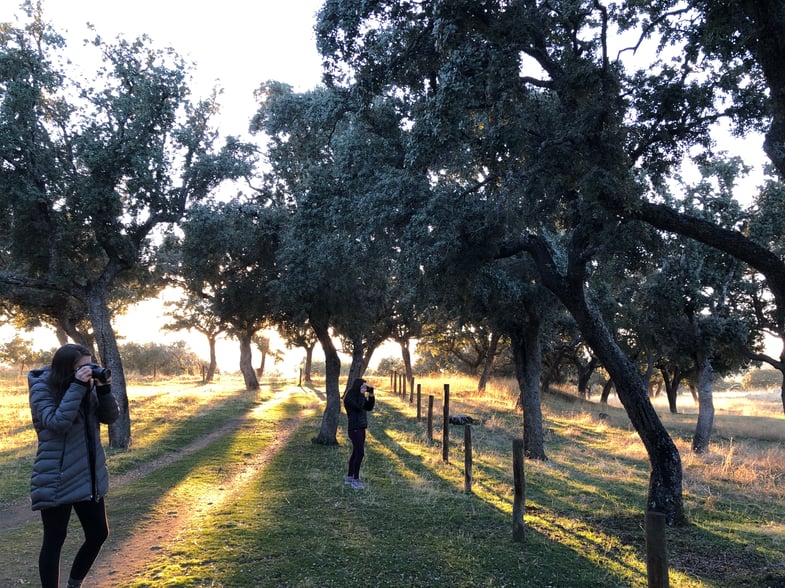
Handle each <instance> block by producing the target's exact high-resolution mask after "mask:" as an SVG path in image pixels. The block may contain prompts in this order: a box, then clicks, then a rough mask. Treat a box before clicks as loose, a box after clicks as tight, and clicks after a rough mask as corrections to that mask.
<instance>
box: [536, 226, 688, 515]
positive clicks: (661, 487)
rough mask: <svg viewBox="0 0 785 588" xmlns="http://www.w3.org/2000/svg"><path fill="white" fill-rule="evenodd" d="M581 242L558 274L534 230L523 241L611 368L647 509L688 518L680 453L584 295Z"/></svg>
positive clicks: (548, 285)
mask: <svg viewBox="0 0 785 588" xmlns="http://www.w3.org/2000/svg"><path fill="white" fill-rule="evenodd" d="M580 245H581V243H573V245H572V249H573V251H572V252H571V253H570V259H569V267H568V269H567V276H566V277H565V276H562V275H561V274H560V273H559V271H558V270H557V265H556V263H555V262H554V259H553V257H552V256H551V254H550V250H549V249H548V246H547V244H546V243H545V242H544V241H543V240H542V239H540V238H539V237H536V236H532V237H530V238H528V239H527V240H526V241H525V243H524V248H525V249H526V250H527V251H529V253H531V255H532V256H533V258H534V260H535V262H536V263H537V267H538V269H539V273H540V277H541V279H542V281H543V285H544V286H545V287H546V288H548V289H549V290H550V291H551V292H553V293H554V295H556V297H557V298H559V300H560V301H561V302H562V304H564V306H565V307H566V308H567V309H568V310H569V312H570V314H571V315H572V316H573V318H574V319H575V321H576V324H577V325H578V328H579V329H580V331H581V334H582V335H583V337H584V339H585V341H586V342H587V344H588V345H589V346H590V347H591V348H592V351H594V353H595V354H596V356H597V357H598V358H599V360H600V362H601V363H602V365H603V366H605V369H606V370H607V371H608V373H609V374H610V377H611V379H612V380H613V383H614V385H615V386H616V393H617V395H618V397H619V400H620V401H621V403H622V405H623V406H624V409H625V411H626V412H627V416H628V417H629V419H630V422H631V423H632V426H633V427H635V430H636V431H637V433H638V435H639V436H640V438H641V441H643V445H644V446H645V447H646V451H647V453H648V456H649V463H650V465H651V471H650V475H649V493H648V499H647V508H646V510H651V511H654V512H661V513H664V514H665V515H666V517H667V519H668V524H670V525H683V524H685V523H686V517H685V514H684V501H683V497H682V465H681V456H680V455H679V451H678V449H677V448H676V445H675V444H674V443H673V440H672V439H671V437H670V435H669V434H668V431H667V430H666V429H665V427H664V426H663V424H662V422H661V421H660V419H659V417H658V416H657V413H656V411H655V410H654V407H653V406H652V404H651V401H650V400H649V397H648V394H647V393H646V385H645V384H644V382H643V378H641V376H640V374H639V372H638V368H637V366H636V365H635V364H634V363H633V362H632V361H630V359H629V358H628V357H627V356H626V355H624V352H622V350H621V349H620V348H619V346H618V345H617V344H616V342H615V341H614V340H613V337H612V336H611V334H610V332H609V331H608V328H607V326H606V325H605V322H604V320H603V318H602V315H601V314H600V312H599V310H598V309H597V308H596V307H595V306H594V305H593V304H592V303H591V302H590V301H589V300H588V299H587V298H586V292H585V290H584V283H585V267H584V265H583V262H582V259H583V257H582V254H581V247H580Z"/></svg>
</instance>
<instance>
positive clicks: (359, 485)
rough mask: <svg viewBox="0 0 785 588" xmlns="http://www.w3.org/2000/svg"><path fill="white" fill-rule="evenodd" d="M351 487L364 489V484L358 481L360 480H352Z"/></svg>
mask: <svg viewBox="0 0 785 588" xmlns="http://www.w3.org/2000/svg"><path fill="white" fill-rule="evenodd" d="M352 488H355V489H357V490H365V484H363V483H362V482H360V480H352Z"/></svg>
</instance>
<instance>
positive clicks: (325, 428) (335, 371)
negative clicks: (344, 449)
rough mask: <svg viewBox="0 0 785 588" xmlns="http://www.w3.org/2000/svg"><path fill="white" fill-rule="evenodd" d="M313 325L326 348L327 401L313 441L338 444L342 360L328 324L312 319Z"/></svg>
mask: <svg viewBox="0 0 785 588" xmlns="http://www.w3.org/2000/svg"><path fill="white" fill-rule="evenodd" d="M311 326H312V327H313V329H314V332H315V333H316V336H317V338H318V339H319V343H320V344H321V346H322V349H323V350H324V367H325V387H326V396H327V403H326V404H325V407H324V414H322V424H321V427H320V428H319V434H318V435H317V436H316V437H314V438H313V439H312V442H313V443H318V444H320V445H337V444H338V438H337V435H338V418H339V415H340V414H341V395H340V394H339V392H338V380H339V378H340V375H341V360H340V358H339V357H338V352H337V351H336V350H335V345H334V344H333V341H332V338H331V337H330V333H329V329H328V327H327V325H326V324H321V323H316V322H315V321H314V320H313V319H312V320H311Z"/></svg>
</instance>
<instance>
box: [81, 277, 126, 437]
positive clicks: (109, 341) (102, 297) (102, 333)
mask: <svg viewBox="0 0 785 588" xmlns="http://www.w3.org/2000/svg"><path fill="white" fill-rule="evenodd" d="M86 299H87V310H88V312H89V314H90V321H91V322H92V325H93V332H94V333H95V342H96V346H97V347H98V355H99V357H100V362H101V363H102V364H103V365H104V367H107V368H109V369H110V370H112V394H114V396H115V398H116V399H117V405H118V406H119V408H120V416H119V417H118V419H117V420H116V421H115V422H114V423H112V424H111V425H109V446H110V447H114V448H118V449H127V448H128V447H130V446H131V414H130V410H129V404H128V389H127V386H126V381H125V371H124V370H123V362H122V359H121V358H120V350H119V348H118V346H117V338H116V337H115V334H114V329H113V328H112V320H111V313H110V311H109V305H108V304H107V302H106V293H105V290H104V288H103V286H98V285H96V286H94V287H93V288H91V289H90V290H89V291H88V292H87V296H86Z"/></svg>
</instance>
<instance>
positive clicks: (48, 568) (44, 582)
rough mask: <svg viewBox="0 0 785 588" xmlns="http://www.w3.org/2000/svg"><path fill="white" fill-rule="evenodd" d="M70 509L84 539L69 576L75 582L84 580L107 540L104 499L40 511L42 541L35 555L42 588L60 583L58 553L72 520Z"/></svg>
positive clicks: (107, 528)
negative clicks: (39, 550) (78, 523)
mask: <svg viewBox="0 0 785 588" xmlns="http://www.w3.org/2000/svg"><path fill="white" fill-rule="evenodd" d="M72 506H73V509H74V510H75V511H76V515H77V516H78V517H79V522H80V523H81V524H82V529H83V530H84V537H85V540H84V543H83V544H82V547H80V548H79V551H78V553H77V554H76V557H75V558H74V563H73V565H72V566H71V577H72V578H73V579H74V580H83V579H84V577H85V576H86V575H87V572H89V571H90V567H91V566H92V565H93V562H94V561H95V558H96V557H98V553H99V552H100V551H101V546H103V544H104V542H105V541H106V538H107V537H109V523H108V522H107V520H106V507H105V506H104V500H103V498H102V499H101V500H100V501H99V502H94V501H92V500H90V501H87V502H77V503H76V504H73V505H71V504H64V505H62V506H55V507H54V508H46V509H44V510H42V511H41V520H42V521H43V523H44V542H43V545H41V553H40V555H39V556H38V572H39V574H40V575H41V586H42V588H57V586H58V584H59V581H60V551H61V549H62V548H63V543H65V537H66V535H67V534H68V521H69V520H70V518H71V507H72Z"/></svg>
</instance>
